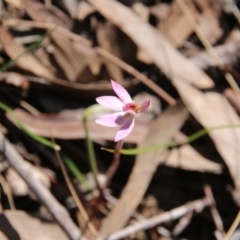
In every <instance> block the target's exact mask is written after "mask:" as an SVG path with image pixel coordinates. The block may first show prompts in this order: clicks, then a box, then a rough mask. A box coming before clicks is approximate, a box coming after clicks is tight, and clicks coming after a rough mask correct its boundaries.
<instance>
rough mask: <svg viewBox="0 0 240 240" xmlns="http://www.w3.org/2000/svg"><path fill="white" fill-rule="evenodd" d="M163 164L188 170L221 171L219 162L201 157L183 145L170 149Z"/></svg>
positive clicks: (189, 147) (192, 149)
mask: <svg viewBox="0 0 240 240" xmlns="http://www.w3.org/2000/svg"><path fill="white" fill-rule="evenodd" d="M164 165H166V166H170V167H174V168H181V169H184V170H189V171H198V172H212V173H217V174H219V173H221V172H222V167H221V165H220V164H218V163H215V162H213V161H211V160H210V159H207V158H205V157H203V156H202V155H201V154H200V153H198V152H197V151H196V150H195V149H194V148H192V147H191V146H189V145H184V146H181V147H179V148H175V149H172V150H171V151H170V154H169V156H168V158H167V160H166V162H164Z"/></svg>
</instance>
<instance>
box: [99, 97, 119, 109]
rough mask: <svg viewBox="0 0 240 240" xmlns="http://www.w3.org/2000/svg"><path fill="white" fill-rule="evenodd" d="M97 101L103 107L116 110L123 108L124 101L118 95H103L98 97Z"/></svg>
mask: <svg viewBox="0 0 240 240" xmlns="http://www.w3.org/2000/svg"><path fill="white" fill-rule="evenodd" d="M96 101H97V102H98V103H99V104H100V105H102V106H103V107H106V108H110V109H112V110H115V111H122V110H123V102H122V101H121V99H119V98H118V97H114V96H102V97H98V98H96Z"/></svg>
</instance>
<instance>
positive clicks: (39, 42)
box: [0, 26, 57, 72]
mask: <svg viewBox="0 0 240 240" xmlns="http://www.w3.org/2000/svg"><path fill="white" fill-rule="evenodd" d="M56 28H57V26H55V27H54V28H53V29H51V30H49V31H48V32H47V33H46V34H44V35H42V36H41V37H40V38H39V39H38V40H37V41H36V42H34V43H32V44H31V45H30V46H29V47H27V48H26V49H25V51H23V52H22V53H21V54H19V55H18V56H17V57H15V58H14V59H12V60H10V61H8V62H7V63H5V64H3V65H2V66H1V67H0V72H4V71H6V70H7V69H9V68H10V67H12V66H14V65H15V63H16V62H17V60H18V59H19V58H20V57H22V56H23V55H25V54H27V53H29V52H32V51H33V50H34V49H36V48H37V47H38V46H40V44H41V43H42V41H43V40H44V39H45V38H47V37H49V36H50V35H51V33H52V32H53V31H55V30H56Z"/></svg>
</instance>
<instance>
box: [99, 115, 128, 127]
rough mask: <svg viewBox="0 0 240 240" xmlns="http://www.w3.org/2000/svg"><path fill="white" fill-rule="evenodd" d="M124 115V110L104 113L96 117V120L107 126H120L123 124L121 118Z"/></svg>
mask: <svg viewBox="0 0 240 240" xmlns="http://www.w3.org/2000/svg"><path fill="white" fill-rule="evenodd" d="M123 117H124V113H123V112H117V113H112V114H108V115H103V116H101V117H98V118H96V120H95V122H96V123H98V124H100V125H103V126H106V127H119V126H121V125H122V121H121V119H122V118H123Z"/></svg>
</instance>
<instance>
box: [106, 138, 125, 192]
mask: <svg viewBox="0 0 240 240" xmlns="http://www.w3.org/2000/svg"><path fill="white" fill-rule="evenodd" d="M122 146H123V140H121V141H119V142H117V144H116V147H115V152H114V157H113V162H112V164H111V166H110V167H109V169H108V170H107V173H106V178H107V181H106V184H105V188H106V187H108V185H109V184H110V182H111V180H112V178H113V176H114V174H115V172H116V170H117V168H118V165H119V163H120V155H121V153H120V150H121V148H122Z"/></svg>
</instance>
